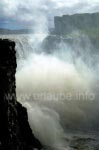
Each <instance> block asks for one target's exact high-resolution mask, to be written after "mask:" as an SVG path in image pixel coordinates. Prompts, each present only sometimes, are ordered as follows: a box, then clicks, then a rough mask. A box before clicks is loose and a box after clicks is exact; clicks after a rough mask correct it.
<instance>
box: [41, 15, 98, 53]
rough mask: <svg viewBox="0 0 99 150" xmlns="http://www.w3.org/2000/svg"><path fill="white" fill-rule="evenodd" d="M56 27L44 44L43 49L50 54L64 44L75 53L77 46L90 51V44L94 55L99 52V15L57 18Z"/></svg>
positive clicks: (55, 20) (55, 19)
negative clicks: (60, 44)
mask: <svg viewBox="0 0 99 150" xmlns="http://www.w3.org/2000/svg"><path fill="white" fill-rule="evenodd" d="M54 26H55V27H54V29H53V31H52V32H51V33H50V35H49V36H48V37H47V38H46V39H45V40H44V42H43V47H44V49H45V51H47V52H48V53H51V52H53V51H54V50H57V49H58V47H57V45H59V43H62V42H63V43H66V44H67V45H69V46H70V47H71V48H72V49H74V51H75V49H77V45H78V47H82V48H83V49H86V48H87V49H88V43H89V45H90V50H91V51H92V53H94V52H98V50H99V13H92V14H89V13H85V14H74V15H63V16H56V17H55V18H54ZM85 47H86V48H85ZM93 49H94V51H93Z"/></svg>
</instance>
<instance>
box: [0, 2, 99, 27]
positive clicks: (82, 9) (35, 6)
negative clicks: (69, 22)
mask: <svg viewBox="0 0 99 150" xmlns="http://www.w3.org/2000/svg"><path fill="white" fill-rule="evenodd" d="M98 11H99V0H0V27H2V28H16V29H18V28H30V27H31V26H33V24H36V23H41V22H40V21H42V20H44V21H45V22H46V19H47V20H51V23H52V21H53V17H54V16H56V15H63V14H74V13H86V12H89V13H92V12H98ZM37 18H38V19H37Z"/></svg>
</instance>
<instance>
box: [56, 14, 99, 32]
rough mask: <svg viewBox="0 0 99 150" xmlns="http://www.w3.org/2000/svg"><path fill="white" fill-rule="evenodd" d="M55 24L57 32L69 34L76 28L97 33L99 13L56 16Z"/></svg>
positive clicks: (98, 29)
mask: <svg viewBox="0 0 99 150" xmlns="http://www.w3.org/2000/svg"><path fill="white" fill-rule="evenodd" d="M54 24H55V33H56V34H68V33H71V32H72V31H75V30H81V31H83V32H86V33H87V34H92V32H93V34H95V32H96V31H98V32H99V13H92V14H89V13H85V14H74V15H63V16H62V17H58V16H56V17H55V18H54ZM89 32H90V33H89Z"/></svg>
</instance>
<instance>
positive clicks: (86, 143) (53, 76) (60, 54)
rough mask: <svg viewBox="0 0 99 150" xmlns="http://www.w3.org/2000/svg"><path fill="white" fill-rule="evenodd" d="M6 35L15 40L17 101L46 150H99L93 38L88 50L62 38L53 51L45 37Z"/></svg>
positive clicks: (97, 68) (97, 70)
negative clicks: (44, 44)
mask: <svg viewBox="0 0 99 150" xmlns="http://www.w3.org/2000/svg"><path fill="white" fill-rule="evenodd" d="M1 37H2V38H9V39H11V40H14V41H15V42H16V51H17V65H18V66H17V73H16V84H17V98H18V100H19V101H20V102H21V103H22V104H23V105H24V106H25V107H27V110H28V116H29V122H30V126H31V128H32V129H33V132H34V134H35V136H36V137H37V138H38V139H39V140H40V141H41V142H42V143H43V145H45V149H47V150H69V149H70V150H73V149H80V150H85V149H86V150H87V149H88V150H89V149H90V150H91V149H92V150H95V149H99V145H98V142H99V140H98V132H99V120H98V116H99V108H98V106H99V102H98V97H99V77H98V75H99V64H98V56H99V54H95V53H94V55H93V53H92V51H91V49H92V48H91V47H92V45H91V43H90V42H89V40H88V38H86V37H82V38H84V39H85V38H86V39H85V45H87V47H86V46H85V48H83V47H81V45H80V44H79V40H80V43H81V40H82V39H79V40H78V41H76V43H75V48H73V45H68V44H67V43H66V42H65V43H64V42H63V41H62V40H61V42H60V43H56V44H57V49H56V48H55V49H54V48H53V49H52V51H51V52H50V53H48V51H47V49H44V47H43V46H42V45H43V43H44V42H45V41H46V40H45V38H46V35H39V36H38V35H36V34H35V35H32V34H31V35H4V36H3V35H2V36H1ZM86 42H87V44H86ZM50 44H51V43H50Z"/></svg>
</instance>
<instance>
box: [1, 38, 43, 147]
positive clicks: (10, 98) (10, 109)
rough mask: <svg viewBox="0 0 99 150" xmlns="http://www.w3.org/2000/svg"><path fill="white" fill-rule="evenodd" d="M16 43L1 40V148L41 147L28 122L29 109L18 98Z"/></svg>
mask: <svg viewBox="0 0 99 150" xmlns="http://www.w3.org/2000/svg"><path fill="white" fill-rule="evenodd" d="M16 67H17V64H16V52H15V43H14V42H12V41H9V40H2V39H1V40H0V150H8V149H10V150H33V149H34V148H37V149H41V148H42V145H41V143H40V142H39V141H38V140H37V139H36V138H35V137H34V135H33V133H32V130H31V128H30V126H29V123H28V116H27V110H26V108H25V107H23V106H22V105H21V104H20V103H19V102H17V100H16V84H15V73H16Z"/></svg>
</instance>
